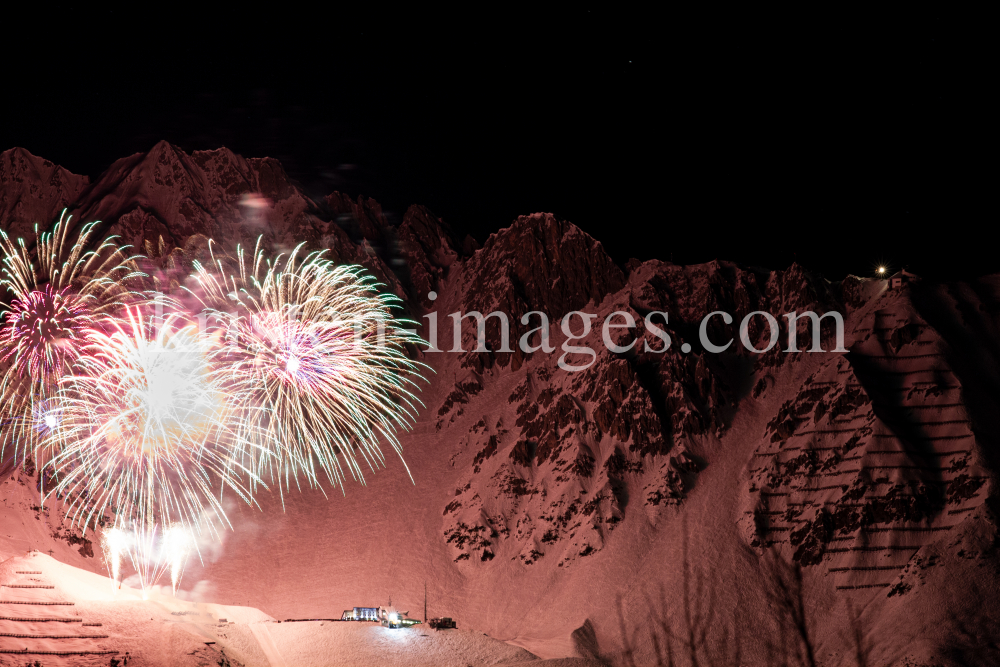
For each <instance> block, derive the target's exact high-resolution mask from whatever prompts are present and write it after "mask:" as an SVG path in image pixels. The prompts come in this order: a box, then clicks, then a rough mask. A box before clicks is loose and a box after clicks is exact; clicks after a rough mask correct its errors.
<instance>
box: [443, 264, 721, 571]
mask: <svg viewBox="0 0 1000 667" xmlns="http://www.w3.org/2000/svg"><path fill="white" fill-rule="evenodd" d="M488 247H489V246H487V247H484V248H483V250H482V251H480V253H485V252H488ZM602 302H603V305H602V307H601V308H600V309H598V310H597V311H596V312H597V315H598V317H597V320H598V321H601V320H603V319H604V318H605V317H607V316H608V315H610V313H612V312H614V311H620V312H627V313H628V314H629V315H631V316H632V318H633V320H634V321H636V323H637V326H636V328H635V329H634V330H624V329H621V330H618V331H619V334H620V335H619V336H617V338H616V340H615V341H614V342H615V344H616V345H618V346H620V347H628V346H629V344H630V343H633V345H632V347H633V348H634V349H637V350H641V352H639V353H637V354H622V355H619V354H615V353H612V352H611V351H609V349H607V348H606V347H605V346H604V343H603V340H602V336H603V332H602V331H601V327H600V326H596V327H594V328H593V329H592V331H591V333H590V334H589V335H588V336H586V337H584V338H581V339H578V340H574V341H572V342H573V343H574V344H575V345H582V346H586V347H589V348H590V349H592V350H594V351H595V359H594V362H593V364H592V365H590V367H589V368H586V369H584V370H581V371H579V372H570V371H567V370H563V369H561V368H558V367H557V366H555V364H554V363H553V360H552V359H551V358H546V357H544V356H543V355H542V354H540V353H536V354H534V355H533V356H532V358H531V359H529V360H527V361H526V364H525V366H524V367H522V368H520V369H509V370H504V371H502V372H501V371H498V372H501V373H502V374H507V373H513V374H514V376H515V377H516V378H518V381H517V383H516V384H515V385H514V386H513V388H512V390H511V391H510V393H509V394H508V395H507V396H506V397H505V398H506V404H504V403H502V402H500V401H498V400H497V398H496V397H495V396H494V395H493V393H492V392H490V391H488V389H489V387H488V384H489V382H488V378H489V377H491V376H489V375H481V374H478V373H476V372H475V371H466V372H467V373H469V375H467V376H466V377H465V378H464V379H462V380H459V381H457V382H456V384H455V388H454V390H453V391H451V392H450V393H448V394H447V395H446V396H445V399H444V401H443V403H442V404H441V406H440V408H439V409H438V415H437V416H438V428H439V429H440V430H448V429H457V428H460V427H462V426H463V425H464V424H468V423H469V422H470V421H471V419H470V417H469V416H470V415H480V414H481V415H482V417H481V418H480V419H478V421H476V422H475V423H473V424H472V425H471V428H469V430H468V432H467V433H465V434H464V435H463V437H462V439H461V442H460V447H459V451H458V452H457V453H456V454H455V455H454V456H453V457H452V465H454V466H456V467H462V468H465V469H468V468H471V474H470V475H469V476H468V477H467V478H466V479H467V481H466V482H465V483H464V484H462V485H461V486H459V487H458V488H457V489H456V491H455V496H454V498H452V499H450V500H449V502H448V504H447V506H446V507H445V508H444V528H443V535H444V537H445V539H446V541H447V542H448V543H449V544H451V545H452V546H453V555H454V558H455V560H456V562H466V563H468V564H469V566H473V567H490V566H491V565H489V564H486V565H483V563H489V561H491V560H493V558H494V557H495V556H497V555H498V554H503V555H505V556H507V558H508V559H512V560H517V561H520V563H521V564H523V565H524V566H530V565H533V564H534V563H536V562H538V561H539V559H541V558H543V557H545V558H548V559H549V560H554V561H555V562H556V563H557V566H560V567H566V566H569V565H570V564H571V562H572V561H575V560H577V559H579V558H583V557H586V556H590V555H593V554H596V553H598V552H599V551H601V550H602V549H603V548H604V545H605V541H606V539H607V537H608V535H609V534H610V533H611V531H613V530H614V529H615V527H616V526H617V525H618V524H619V523H620V522H621V520H622V519H623V517H624V516H625V513H626V511H628V508H632V507H634V508H635V509H641V510H642V511H643V512H644V514H645V515H646V516H647V517H648V518H649V520H650V521H653V522H655V521H656V519H657V517H658V515H659V513H660V512H661V511H662V510H663V509H664V508H666V507H668V506H672V505H677V504H678V503H680V502H682V500H683V498H684V494H685V489H686V488H688V487H689V486H690V483H691V481H692V480H693V479H694V476H696V475H697V473H698V469H699V466H698V464H697V463H696V460H695V458H694V457H692V456H691V455H689V453H688V449H689V447H691V446H692V445H693V444H694V443H695V442H696V441H702V440H704V439H705V438H715V437H717V435H718V434H719V433H721V432H722V431H723V430H724V423H723V418H722V411H721V410H720V408H722V407H724V406H725V404H726V402H727V399H726V390H725V388H724V383H723V382H722V381H721V380H719V379H718V378H717V377H716V375H715V374H714V372H713V371H712V370H710V369H709V367H708V366H707V364H706V363H705V361H704V359H703V358H701V355H696V354H693V355H689V356H684V355H683V354H682V353H681V352H679V351H678V350H677V348H676V347H675V348H672V349H669V350H667V351H666V352H664V353H662V354H657V353H655V352H650V351H647V350H646V346H647V345H650V346H652V348H653V349H662V344H660V343H659V339H658V338H656V337H655V336H653V335H652V333H651V332H649V331H647V330H646V327H645V323H644V322H643V318H642V316H641V315H639V314H638V313H637V312H635V311H633V310H630V309H629V307H628V306H627V303H628V294H627V290H626V289H624V288H623V289H622V290H619V292H618V293H617V294H614V295H611V296H609V297H608V298H605V299H603V300H602ZM560 336H561V334H560V330H559V328H558V327H557V326H555V325H554V326H553V330H552V332H551V340H552V343H553V345H556V346H558V345H559V344H560V343H561V342H562V340H561V338H560ZM559 349H560V348H558V347H557V350H559ZM556 354H558V351H557V352H556ZM575 364H576V362H574V365H575ZM580 365H582V364H580ZM463 415H464V416H465V417H464V418H463ZM466 466H468V468H466ZM627 489H633V490H632V491H631V492H630V491H627Z"/></svg>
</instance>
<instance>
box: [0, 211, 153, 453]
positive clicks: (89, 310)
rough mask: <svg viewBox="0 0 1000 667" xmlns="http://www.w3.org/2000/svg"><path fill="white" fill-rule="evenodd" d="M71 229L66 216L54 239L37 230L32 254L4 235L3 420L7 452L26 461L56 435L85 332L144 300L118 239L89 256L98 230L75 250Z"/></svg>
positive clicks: (84, 233)
mask: <svg viewBox="0 0 1000 667" xmlns="http://www.w3.org/2000/svg"><path fill="white" fill-rule="evenodd" d="M69 223H70V218H68V217H66V215H65V211H64V212H63V217H61V218H60V220H59V222H57V223H56V224H55V226H54V227H53V229H52V231H51V232H47V233H39V232H38V228H37V227H36V228H35V236H36V243H35V246H34V248H29V246H28V245H27V244H26V243H25V242H24V239H17V241H16V242H15V241H13V240H12V239H11V238H10V237H8V236H7V234H6V233H5V232H3V231H0V258H2V264H0V269H2V278H0V285H2V286H3V287H4V288H6V291H7V293H8V295H9V298H10V301H9V304H4V303H0V362H2V373H3V374H2V377H0V417H2V419H3V436H2V437H3V446H4V447H6V444H7V442H8V441H11V442H13V443H14V444H15V446H16V449H17V452H18V454H19V455H21V456H25V455H27V453H28V452H29V451H32V450H37V445H38V441H39V434H40V432H44V431H47V430H51V426H50V425H49V424H48V422H51V421H52V420H53V419H54V418H55V415H56V414H57V412H54V411H52V410H50V409H48V406H51V405H52V403H51V399H52V397H53V396H54V395H55V393H56V391H57V389H58V384H59V380H60V378H61V377H63V376H64V375H66V374H69V373H70V372H71V369H72V368H73V366H74V364H76V362H77V361H78V360H79V359H80V356H81V354H82V353H83V347H84V344H85V341H86V336H87V332H88V331H89V330H91V329H95V328H97V329H101V328H104V327H105V326H106V325H107V323H108V322H109V321H111V319H113V318H114V317H115V315H116V313H118V312H120V311H121V309H122V308H123V307H124V306H127V305H129V304H137V303H140V302H143V301H144V300H145V298H146V297H145V296H144V295H142V294H140V293H138V292H136V291H134V290H132V289H130V287H129V285H130V284H131V283H132V282H133V281H134V280H137V279H138V278H140V277H142V276H143V274H142V273H141V272H139V270H138V267H137V265H136V262H135V259H134V258H133V257H130V256H129V255H128V254H127V253H126V248H123V247H121V246H119V245H117V243H116V242H115V239H114V238H113V237H112V238H108V239H106V240H105V241H104V242H103V243H101V244H99V245H97V247H95V248H93V249H90V245H91V241H92V239H91V236H92V235H93V232H94V230H95V225H96V224H97V223H90V224H86V225H83V226H82V227H81V228H80V230H79V234H78V235H77V237H76V240H75V242H73V243H72V244H70V243H68V234H69V228H70V224H69ZM35 453H36V456H37V455H38V452H37V451H36V452H35Z"/></svg>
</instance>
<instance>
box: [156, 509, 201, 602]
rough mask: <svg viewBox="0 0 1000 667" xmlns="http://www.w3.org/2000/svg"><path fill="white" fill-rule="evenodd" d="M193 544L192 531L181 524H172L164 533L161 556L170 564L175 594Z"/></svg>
mask: <svg viewBox="0 0 1000 667" xmlns="http://www.w3.org/2000/svg"><path fill="white" fill-rule="evenodd" d="M192 546H194V539H193V536H192V535H191V531H189V530H188V529H187V528H185V527H184V526H183V525H181V524H174V525H173V526H170V527H169V528H167V530H166V532H165V533H164V534H163V543H162V544H161V545H160V551H161V556H160V557H161V558H162V559H163V560H164V562H166V563H167V564H168V565H169V568H170V586H171V590H172V591H173V594H174V595H175V596H176V595H177V584H179V583H180V580H181V574H182V573H183V571H184V563H185V562H186V561H187V557H188V555H189V554H190V553H191V547H192Z"/></svg>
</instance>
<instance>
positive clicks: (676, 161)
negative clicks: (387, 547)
mask: <svg viewBox="0 0 1000 667" xmlns="http://www.w3.org/2000/svg"><path fill="white" fill-rule="evenodd" d="M160 7H161V9H160V11H159V13H152V12H150V13H149V14H148V15H138V14H135V13H133V12H129V13H122V12H121V11H115V12H112V11H109V10H107V9H99V8H97V6H95V5H80V6H79V7H78V8H76V9H71V10H65V11H63V12H56V11H55V10H52V9H48V8H46V9H44V11H42V10H39V12H40V13H37V14H35V15H32V16H28V15H25V16H24V17H23V18H22V19H21V20H20V21H18V22H16V23H15V22H9V23H8V28H7V30H6V31H5V33H6V36H5V39H4V41H3V44H2V46H0V48H2V49H3V51H4V63H5V71H4V74H3V77H4V80H5V82H6V83H5V85H4V89H3V104H2V111H0V114H2V124H0V150H2V149H6V148H9V147H12V146H23V147H25V148H27V149H28V150H30V151H31V152H33V153H35V154H37V155H41V156H43V157H45V158H48V159H50V160H53V161H55V162H57V163H59V164H62V165H63V166H65V167H66V168H68V169H70V170H71V171H73V172H77V173H84V174H88V175H89V176H91V178H96V177H98V176H99V175H100V173H101V172H102V171H103V170H104V169H105V168H107V166H108V165H110V164H111V162H112V161H114V160H115V159H117V158H120V157H124V156H126V155H129V154H131V153H135V152H139V151H144V150H148V149H149V148H150V147H151V146H152V145H153V144H154V143H156V141H158V140H160V139H167V140H168V141H170V142H172V143H175V144H177V145H179V146H181V147H182V148H184V149H185V150H195V149H209V148H217V147H219V146H227V147H229V148H230V149H232V150H234V151H236V152H238V153H241V154H243V155H245V156H247V157H259V156H265V155H267V156H272V157H276V158H278V159H280V160H281V162H282V163H283V164H284V165H285V168H286V169H287V170H288V172H289V173H290V174H291V175H292V177H294V178H295V179H297V180H298V181H299V182H300V183H301V184H302V185H303V187H304V188H305V190H306V191H307V192H308V193H309V194H311V195H314V196H322V195H324V194H327V193H328V192H330V191H333V190H342V191H345V192H347V193H349V194H351V195H352V196H356V195H358V194H364V195H367V196H372V197H374V198H376V199H377V200H379V201H380V202H381V203H382V204H383V207H384V208H385V209H386V210H387V211H388V212H389V213H390V215H391V216H394V217H395V219H396V220H397V221H398V220H399V219H400V218H401V217H402V214H403V212H404V211H405V209H406V206H407V205H409V204H411V203H420V204H424V205H426V206H428V207H430V208H431V209H432V210H433V211H434V212H435V213H436V214H437V215H439V216H441V217H443V218H444V219H445V220H446V221H448V222H449V223H451V224H452V226H454V227H455V228H456V229H457V230H460V231H462V232H468V233H471V234H472V235H473V236H475V237H476V238H478V239H479V240H480V241H482V240H484V239H485V238H486V237H487V236H488V235H489V234H490V233H492V232H494V231H496V230H498V229H500V228H501V227H503V226H506V225H508V224H509V223H510V222H511V221H512V220H513V218H515V217H516V216H517V215H519V214H525V213H530V212H534V211H552V212H553V213H555V214H557V215H558V216H560V217H564V218H566V219H569V220H571V221H572V222H574V223H576V224H577V225H579V226H580V227H581V228H583V229H584V230H585V231H587V232H589V233H590V234H592V235H593V236H595V237H596V238H598V239H599V240H600V241H601V242H602V243H603V244H604V246H605V247H606V248H607V250H608V251H609V252H610V253H611V255H612V257H613V258H614V259H615V260H616V261H618V262H620V263H624V262H625V261H627V260H628V259H629V258H630V257H638V258H640V259H649V258H660V259H667V260H669V259H671V258H672V259H673V261H674V262H677V263H695V262H704V261H708V260H711V259H714V258H719V259H730V260H734V261H737V262H741V263H744V264H751V265H759V266H765V267H769V268H784V267H786V266H788V265H789V264H790V263H791V262H792V261H793V260H798V261H799V262H800V263H803V264H805V265H806V266H808V267H811V268H814V269H817V270H819V271H821V272H823V273H824V274H825V275H826V276H827V277H829V278H831V279H839V278H842V277H843V276H844V275H845V274H847V273H856V274H863V275H870V274H871V273H872V271H873V269H874V266H875V264H876V263H877V262H878V261H879V260H885V261H887V262H888V263H889V266H890V267H891V268H898V267H900V266H904V265H905V266H908V267H909V268H910V269H911V270H913V271H915V272H917V273H920V274H923V275H925V276H929V277H935V278H941V279H955V278H965V277H969V276H972V275H977V274H983V273H989V272H1000V259H998V258H997V257H996V253H994V252H993V250H992V248H990V247H988V245H987V244H986V243H985V242H983V241H982V240H981V235H982V234H983V233H984V232H985V230H987V229H989V227H987V225H990V226H992V224H994V223H995V221H996V220H997V206H996V198H995V197H994V196H991V190H992V189H993V187H992V186H993V183H994V180H995V178H994V176H995V174H993V173H991V171H992V170H988V169H987V166H989V165H990V164H991V163H992V162H993V161H994V160H993V158H992V156H993V155H994V154H995V151H994V150H993V149H992V148H991V142H990V143H988V141H987V138H988V137H989V136H992V134H991V133H990V132H987V128H989V127H991V126H992V125H993V124H994V122H995V118H996V117H997V116H996V108H995V105H994V103H993V100H992V97H993V92H992V89H993V88H994V87H995V77H994V75H993V74H991V73H989V71H988V63H990V62H992V60H993V58H994V56H995V54H990V53H988V52H987V51H988V50H987V48H986V46H985V41H984V40H981V39H979V38H978V37H976V36H975V35H973V34H972V33H971V31H969V30H966V29H962V28H957V27H956V26H954V25H951V24H950V23H948V22H947V21H944V20H941V19H940V17H938V16H935V15H926V16H905V17H904V16H897V17H894V18H893V19H892V20H890V21H876V20H875V19H874V18H872V17H859V18H852V19H844V18H839V19H834V18H833V17H823V18H822V19H820V18H819V17H815V16H813V17H801V19H800V20H797V19H796V17H787V16H780V17H779V16H775V17H763V16H735V15H733V16H730V15H726V14H724V13H722V9H721V8H718V9H717V10H716V11H717V12H718V14H713V15H709V16H699V17H692V16H681V15H667V14H655V15H653V14H646V13H643V12H640V11H638V10H636V11H632V12H627V11H626V12H623V11H620V10H617V9H616V10H615V11H614V12H613V13H611V10H609V9H608V7H609V5H600V6H594V7H591V8H590V9H588V8H587V7H585V6H581V8H579V9H574V10H572V11H568V12H561V13H554V12H553V13H538V12H527V13H517V12H507V11H501V10H496V11H494V12H484V13H480V14H458V15H456V14H451V13H447V14H446V13H436V14H435V13H429V12H423V11H422V12H413V13H411V14H406V15H403V14H391V13H390V12H388V11H376V10H370V11H356V10H352V11H351V12H343V11H341V10H340V9H339V8H338V9H336V10H333V9H326V10H323V12H322V13H306V12H304V11H303V10H292V9H291V7H290V6H289V7H285V6H283V5H280V4H279V5H273V6H271V7H269V8H268V11H267V12H266V13H256V12H250V11H248V10H243V11H241V12H239V13H238V14H237V13H235V12H234V13H233V14H215V15H209V14H205V13H201V12H199V13H197V14H189V13H181V11H180V10H178V9H173V8H171V7H169V6H167V5H162V6H160ZM8 18H10V17H9V16H8ZM990 51H992V49H991V50H990ZM988 179H989V180H988ZM988 184H989V186H991V187H990V188H989V189H988Z"/></svg>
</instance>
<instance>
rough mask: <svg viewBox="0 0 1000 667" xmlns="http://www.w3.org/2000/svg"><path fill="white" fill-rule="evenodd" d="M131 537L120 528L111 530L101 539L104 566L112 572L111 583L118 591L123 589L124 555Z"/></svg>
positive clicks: (105, 532)
mask: <svg viewBox="0 0 1000 667" xmlns="http://www.w3.org/2000/svg"><path fill="white" fill-rule="evenodd" d="M128 546H129V535H128V533H126V532H125V531H124V530H122V529H120V528H109V529H107V530H105V531H104V535H103V536H102V538H101V550H102V551H103V552H104V564H105V565H106V566H107V568H108V571H109V572H111V582H112V584H113V585H114V589H115V590H116V591H117V590H118V589H119V588H121V580H122V578H121V573H122V554H125V553H127V552H128Z"/></svg>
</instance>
